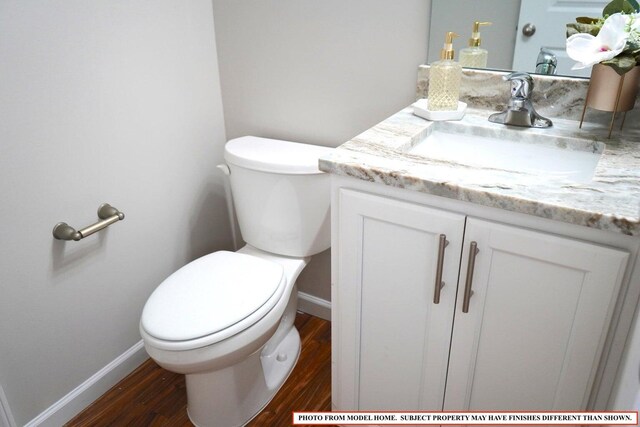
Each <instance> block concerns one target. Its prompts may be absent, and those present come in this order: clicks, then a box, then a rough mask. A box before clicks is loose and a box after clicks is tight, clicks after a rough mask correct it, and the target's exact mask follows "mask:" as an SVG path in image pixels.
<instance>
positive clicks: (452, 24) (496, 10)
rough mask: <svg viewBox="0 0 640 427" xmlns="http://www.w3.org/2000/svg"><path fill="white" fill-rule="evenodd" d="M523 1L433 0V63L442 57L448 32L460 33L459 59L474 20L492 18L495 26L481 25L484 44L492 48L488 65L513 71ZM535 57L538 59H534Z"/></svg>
mask: <svg viewBox="0 0 640 427" xmlns="http://www.w3.org/2000/svg"><path fill="white" fill-rule="evenodd" d="M519 13H520V0H506V1H505V0H483V1H475V0H433V6H432V13H431V27H430V37H429V63H432V62H433V61H437V60H438V59H439V58H440V49H442V45H443V43H444V35H445V33H446V32H447V31H453V32H455V33H457V34H460V37H459V38H457V39H455V40H454V47H455V49H456V58H458V57H459V56H458V54H459V53H460V49H462V48H464V47H467V46H468V43H469V38H470V37H471V30H472V24H473V22H474V21H489V22H493V25H491V26H489V27H480V34H481V38H482V47H483V48H485V49H487V50H488V51H489V56H488V64H487V65H488V67H489V68H497V69H500V70H510V69H511V68H512V64H513V49H514V48H515V45H516V36H517V33H516V30H517V27H518V16H519ZM533 59H534V60H535V58H533Z"/></svg>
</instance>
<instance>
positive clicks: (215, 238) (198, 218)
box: [187, 172, 233, 260]
mask: <svg viewBox="0 0 640 427" xmlns="http://www.w3.org/2000/svg"><path fill="white" fill-rule="evenodd" d="M191 212H192V215H191V218H190V220H189V229H190V238H189V239H188V242H189V247H188V248H187V254H188V257H189V259H190V260H194V259H196V258H200V257H201V256H204V255H206V254H210V253H212V252H214V251H219V250H229V251H233V244H232V239H231V229H230V225H229V224H230V222H229V215H228V213H227V200H226V197H225V193H224V185H223V177H222V176H221V174H218V173H215V172H214V174H212V175H209V176H208V177H207V180H206V181H205V182H204V183H203V186H202V189H201V194H200V197H198V198H197V199H196V201H195V203H194V206H193V207H191ZM216 224H218V226H217V227H216ZM220 224H223V226H220Z"/></svg>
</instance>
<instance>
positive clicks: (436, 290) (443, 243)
mask: <svg viewBox="0 0 640 427" xmlns="http://www.w3.org/2000/svg"><path fill="white" fill-rule="evenodd" d="M447 245H449V242H448V241H447V236H446V235H444V234H441V235H440V244H439V245H438V265H437V266H436V283H435V284H434V285H433V303H434V304H440V290H441V289H442V288H444V282H443V281H442V267H443V264H444V248H446V247H447Z"/></svg>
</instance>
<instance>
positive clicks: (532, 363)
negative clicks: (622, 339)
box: [333, 188, 629, 411]
mask: <svg viewBox="0 0 640 427" xmlns="http://www.w3.org/2000/svg"><path fill="white" fill-rule="evenodd" d="M334 209H335V210H334V212H333V221H334V228H335V229H334V251H335V252H336V253H335V255H334V259H333V267H334V276H333V277H334V279H333V281H334V283H333V346H334V349H333V351H334V357H333V363H334V365H333V370H334V377H333V381H334V384H333V394H334V396H333V403H334V409H335V410H436V411H438V410H584V409H587V406H588V400H589V396H590V392H591V389H592V387H593V383H594V378H595V375H596V371H597V368H598V363H599V361H600V355H601V353H602V350H603V347H604V343H605V339H606V337H607V332H608V328H609V323H610V321H611V317H612V314H613V311H614V307H615V303H616V298H617V295H618V291H619V288H620V285H621V282H622V279H623V275H624V272H625V268H626V265H627V261H628V256H629V254H628V253H627V252H626V251H623V250H618V249H613V248H610V247H606V246H602V245H598V244H594V243H589V242H585V241H581V240H576V239H572V238H567V237H562V236H558V235H554V234H549V233H545V232H541V231H536V230H531V229H527V228H521V227H518V226H513V225H506V224H501V223H497V222H493V221H489V220H486V219H480V218H476V217H470V216H467V215H466V214H465V213H464V212H451V211H447V210H443V209H440V208H436V207H434V206H427V205H425V204H421V203H415V202H413V201H407V200H401V199H396V198H393V197H388V196H386V195H385V196H381V195H377V194H371V193H368V192H363V191H359V190H354V189H349V188H334Z"/></svg>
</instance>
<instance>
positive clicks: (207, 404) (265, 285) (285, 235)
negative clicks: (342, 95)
mask: <svg viewBox="0 0 640 427" xmlns="http://www.w3.org/2000/svg"><path fill="white" fill-rule="evenodd" d="M330 151H331V148H326V147H318V146H312V145H305V144H298V143H293V142H286V141H278V140H273V139H265V138H257V137H252V136H247V137H242V138H237V139H234V140H231V141H229V142H228V143H227V144H226V146H225V160H226V162H227V164H228V165H229V169H230V177H229V178H230V182H231V190H232V194H233V199H234V205H235V208H236V212H237V216H238V222H239V225H240V230H241V232H242V236H243V239H244V240H245V241H246V242H247V245H246V246H245V247H243V248H242V249H240V250H238V251H237V252H227V251H219V252H214V253H212V254H209V255H206V256H203V257H202V258H199V259H197V260H195V261H192V262H191V263H189V264H187V265H185V266H184V267H182V268H181V269H179V270H178V271H176V272H175V273H173V274H172V275H171V276H169V277H168V278H167V279H166V280H165V281H164V282H162V283H161V284H160V286H158V288H157V289H156V290H155V291H154V292H153V293H152V294H151V296H150V297H149V300H148V301H147V303H146V304H145V306H144V310H143V312H142V318H141V320H140V333H141V335H142V338H143V340H144V345H145V348H146V350H147V352H148V353H149V355H150V356H151V358H153V359H154V360H155V361H156V362H157V363H158V364H159V365H160V366H162V367H164V368H165V369H167V370H169V371H173V372H177V373H181V374H185V375H186V383H187V399H188V412H189V418H190V419H191V421H192V422H193V423H194V424H195V425H196V426H199V427H211V426H216V427H217V426H220V427H232V426H241V425H244V424H246V423H247V422H248V421H250V420H251V419H252V418H253V417H254V416H255V415H257V414H258V413H259V412H260V411H261V410H262V409H263V408H264V407H265V406H266V405H267V403H269V401H270V400H271V399H272V398H273V396H274V395H275V393H276V392H277V391H278V389H279V388H280V386H282V384H283V383H284V381H285V380H286V379H287V377H288V376H289V373H290V372H291V370H292V369H293V367H294V365H295V363H296V361H297V360H298V356H299V354H300V336H299V335H298V331H297V330H296V328H295V327H294V325H293V322H294V319H295V315H296V307H297V289H296V284H295V281H296V279H297V277H298V275H299V274H300V272H301V271H302V269H303V268H304V267H305V265H306V264H307V262H308V260H309V258H308V257H310V256H311V255H313V254H316V253H318V252H321V251H323V250H325V249H328V248H329V246H330V232H329V224H330V218H329V216H330V214H329V197H330V196H329V176H328V175H326V174H324V173H323V172H321V171H320V170H318V158H319V157H320V156H323V155H325V154H327V153H329V152H330Z"/></svg>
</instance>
